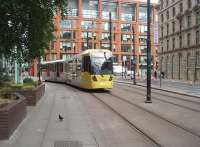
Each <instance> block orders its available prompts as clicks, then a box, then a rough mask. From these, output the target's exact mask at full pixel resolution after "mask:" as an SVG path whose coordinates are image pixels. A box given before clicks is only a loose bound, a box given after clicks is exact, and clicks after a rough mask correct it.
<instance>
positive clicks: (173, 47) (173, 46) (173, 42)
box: [172, 38, 175, 50]
mask: <svg viewBox="0 0 200 147" xmlns="http://www.w3.org/2000/svg"><path fill="white" fill-rule="evenodd" d="M172 49H173V50H174V49H175V38H173V39H172Z"/></svg>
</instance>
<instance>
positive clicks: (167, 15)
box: [166, 11, 169, 19]
mask: <svg viewBox="0 0 200 147" xmlns="http://www.w3.org/2000/svg"><path fill="white" fill-rule="evenodd" d="M166 17H167V19H169V11H167V13H166Z"/></svg>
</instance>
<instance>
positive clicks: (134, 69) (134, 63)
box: [132, 16, 137, 85]
mask: <svg viewBox="0 0 200 147" xmlns="http://www.w3.org/2000/svg"><path fill="white" fill-rule="evenodd" d="M133 20H134V17H133V16H132V21H133ZM132 31H133V32H132V33H133V61H132V63H133V85H136V79H135V72H136V61H137V58H136V55H135V53H136V50H135V49H136V48H135V46H136V45H135V30H134V25H133V24H132Z"/></svg>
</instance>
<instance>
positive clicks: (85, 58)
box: [83, 56, 91, 72]
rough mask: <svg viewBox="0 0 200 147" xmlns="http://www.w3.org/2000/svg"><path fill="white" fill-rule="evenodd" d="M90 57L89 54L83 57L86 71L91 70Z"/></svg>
mask: <svg viewBox="0 0 200 147" xmlns="http://www.w3.org/2000/svg"><path fill="white" fill-rule="evenodd" d="M90 64H91V62H90V57H89V56H84V57H83V71H84V72H90Z"/></svg>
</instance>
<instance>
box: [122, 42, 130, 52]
mask: <svg viewBox="0 0 200 147" xmlns="http://www.w3.org/2000/svg"><path fill="white" fill-rule="evenodd" d="M121 51H122V52H128V53H130V52H131V45H130V44H122V45H121Z"/></svg>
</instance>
